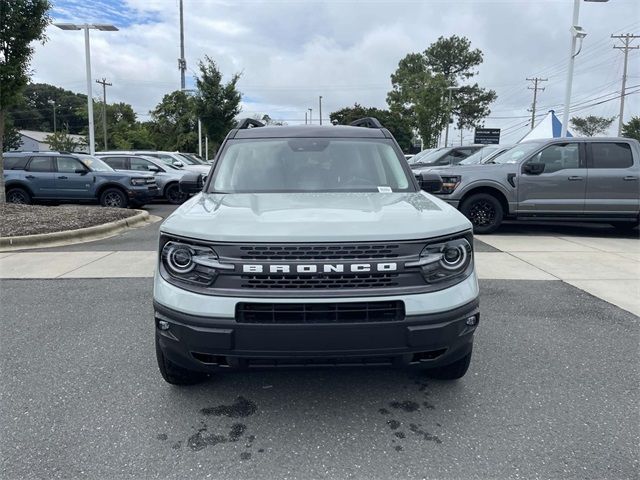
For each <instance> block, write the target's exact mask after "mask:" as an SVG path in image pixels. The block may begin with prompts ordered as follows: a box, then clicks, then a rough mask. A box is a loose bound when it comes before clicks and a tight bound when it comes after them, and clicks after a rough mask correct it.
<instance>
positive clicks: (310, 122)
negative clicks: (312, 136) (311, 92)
mask: <svg viewBox="0 0 640 480" xmlns="http://www.w3.org/2000/svg"><path fill="white" fill-rule="evenodd" d="M312 113H313V108H310V109H309V125H311V124H312V123H313V122H312V121H311V114H312Z"/></svg>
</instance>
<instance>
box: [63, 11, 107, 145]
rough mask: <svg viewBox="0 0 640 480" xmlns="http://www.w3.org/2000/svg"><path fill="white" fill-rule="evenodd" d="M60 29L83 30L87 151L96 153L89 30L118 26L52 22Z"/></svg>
mask: <svg viewBox="0 0 640 480" xmlns="http://www.w3.org/2000/svg"><path fill="white" fill-rule="evenodd" d="M54 25H55V26H56V27H58V28H59V29H61V30H84V52H85V59H86V65H87V114H88V116H89V152H90V153H91V155H93V154H94V153H96V145H95V134H94V131H93V129H94V125H93V94H92V93H91V49H90V48H89V30H101V31H103V32H117V31H118V27H116V26H115V25H109V24H106V23H93V24H89V23H54Z"/></svg>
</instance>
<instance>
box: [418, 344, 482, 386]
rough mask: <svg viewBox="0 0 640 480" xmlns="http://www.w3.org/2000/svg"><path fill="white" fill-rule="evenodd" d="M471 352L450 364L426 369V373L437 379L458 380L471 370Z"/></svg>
mask: <svg viewBox="0 0 640 480" xmlns="http://www.w3.org/2000/svg"><path fill="white" fill-rule="evenodd" d="M471 353H472V351H471V352H469V353H467V354H466V355H465V356H464V357H462V358H461V359H460V360H457V361H455V362H453V363H450V364H449V365H444V366H443V367H438V368H431V369H429V370H426V371H425V373H426V374H427V376H429V377H431V378H435V379H437V380H457V379H459V378H462V377H464V375H465V373H467V370H469V365H470V364H471Z"/></svg>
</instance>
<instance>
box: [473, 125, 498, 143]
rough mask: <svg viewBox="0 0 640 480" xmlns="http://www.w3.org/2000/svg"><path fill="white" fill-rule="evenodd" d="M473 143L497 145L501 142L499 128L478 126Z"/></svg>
mask: <svg viewBox="0 0 640 480" xmlns="http://www.w3.org/2000/svg"><path fill="white" fill-rule="evenodd" d="M473 143H479V144H480V145H497V144H499V143H500V129H499V128H476V133H475V135H474V136H473Z"/></svg>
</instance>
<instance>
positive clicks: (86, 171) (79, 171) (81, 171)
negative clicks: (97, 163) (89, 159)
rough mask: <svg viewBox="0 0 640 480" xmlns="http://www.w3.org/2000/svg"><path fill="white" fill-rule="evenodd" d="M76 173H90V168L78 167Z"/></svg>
mask: <svg viewBox="0 0 640 480" xmlns="http://www.w3.org/2000/svg"><path fill="white" fill-rule="evenodd" d="M74 173H79V174H80V175H86V174H87V173H89V170H87V169H86V168H76V169H75V171H74Z"/></svg>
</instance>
